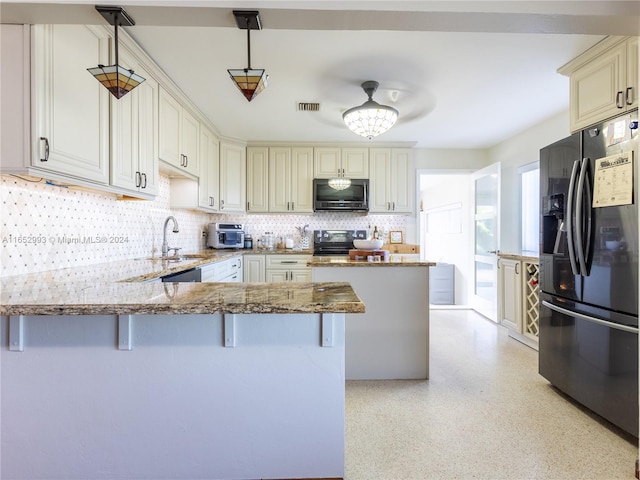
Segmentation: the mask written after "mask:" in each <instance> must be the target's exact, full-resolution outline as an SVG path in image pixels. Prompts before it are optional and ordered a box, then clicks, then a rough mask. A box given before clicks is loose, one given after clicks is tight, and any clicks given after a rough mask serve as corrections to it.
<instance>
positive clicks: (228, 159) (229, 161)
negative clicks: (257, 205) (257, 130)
mask: <svg viewBox="0 0 640 480" xmlns="http://www.w3.org/2000/svg"><path fill="white" fill-rule="evenodd" d="M246 176H247V173H246V152H245V146H244V145H242V144H240V143H236V142H231V141H226V140H225V141H221V142H220V207H219V208H220V213H244V211H245V201H246Z"/></svg>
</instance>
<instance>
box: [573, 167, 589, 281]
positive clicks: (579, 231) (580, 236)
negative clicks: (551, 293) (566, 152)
mask: <svg viewBox="0 0 640 480" xmlns="http://www.w3.org/2000/svg"><path fill="white" fill-rule="evenodd" d="M588 165H589V159H587V158H583V159H582V164H581V165H580V177H579V178H578V188H577V192H576V210H575V212H576V243H575V245H576V247H577V250H578V262H579V264H580V274H581V275H589V271H588V270H587V262H586V259H585V257H586V256H585V244H584V236H585V234H586V236H587V242H589V238H588V237H589V235H588V232H585V229H584V226H583V224H582V215H583V214H582V199H583V197H584V194H585V189H584V185H585V178H586V176H587V166H588ZM588 197H589V198H591V192H590V191H589V192H588ZM587 208H588V209H589V212H591V204H589V205H588V206H587ZM589 216H591V213H589ZM590 223H591V218H589V220H588V224H590Z"/></svg>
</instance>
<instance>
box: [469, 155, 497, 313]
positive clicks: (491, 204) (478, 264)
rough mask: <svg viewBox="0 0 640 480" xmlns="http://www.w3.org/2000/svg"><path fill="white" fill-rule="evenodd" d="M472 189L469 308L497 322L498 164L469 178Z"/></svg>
mask: <svg viewBox="0 0 640 480" xmlns="http://www.w3.org/2000/svg"><path fill="white" fill-rule="evenodd" d="M471 181H472V188H473V219H474V220H473V222H474V242H473V259H474V260H473V291H472V292H471V306H472V307H473V309H474V310H476V311H477V312H478V313H480V314H482V315H484V316H485V317H487V318H489V319H491V320H493V321H494V322H497V321H498V315H497V310H498V307H497V306H498V269H497V263H498V262H497V258H498V257H497V255H496V254H497V252H498V250H499V248H500V163H494V164H493V165H490V166H488V167H487V168H483V169H482V170H478V171H477V172H475V173H474V174H473V175H472V176H471Z"/></svg>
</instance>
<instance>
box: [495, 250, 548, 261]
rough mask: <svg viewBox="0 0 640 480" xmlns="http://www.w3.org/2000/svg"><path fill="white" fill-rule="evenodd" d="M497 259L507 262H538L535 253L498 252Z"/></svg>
mask: <svg viewBox="0 0 640 480" xmlns="http://www.w3.org/2000/svg"><path fill="white" fill-rule="evenodd" d="M498 258H507V259H509V260H524V261H525V262H537V261H538V260H539V258H538V254H537V253H536V252H530V251H522V252H513V253H506V252H498Z"/></svg>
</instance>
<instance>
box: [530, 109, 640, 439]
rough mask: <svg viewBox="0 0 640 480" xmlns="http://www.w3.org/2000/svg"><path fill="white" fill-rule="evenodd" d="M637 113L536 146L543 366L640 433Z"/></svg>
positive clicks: (559, 383) (567, 388)
mask: <svg viewBox="0 0 640 480" xmlns="http://www.w3.org/2000/svg"><path fill="white" fill-rule="evenodd" d="M637 118H638V116H637V111H635V112H633V113H631V114H626V115H623V116H620V117H618V118H615V119H613V120H610V121H607V122H605V123H603V124H602V125H598V126H596V127H592V128H589V129H586V130H583V131H582V132H577V133H575V134H573V135H571V136H570V137H568V138H565V139H563V140H560V141H558V142H556V143H554V144H552V145H549V146H547V147H545V148H543V149H541V150H540V195H541V205H540V213H541V219H540V233H541V234H540V279H539V285H540V330H539V372H540V374H541V375H542V376H543V377H545V378H546V379H547V380H549V382H551V384H553V385H554V386H555V387H556V388H558V389H559V390H561V391H562V392H564V393H566V394H567V395H569V396H570V397H572V398H573V399H575V400H577V401H578V402H579V403H581V404H583V405H584V406H586V407H587V408H589V409H590V410H592V411H593V412H595V413H597V414H598V415H600V416H602V417H604V418H605V419H606V420H608V421H609V422H611V423H613V424H614V425H617V426H618V427H620V428H622V429H623V430H625V431H627V432H629V433H631V434H632V435H634V436H635V437H638V208H637V201H638V198H637V193H638V190H637V178H636V166H635V163H636V162H638V128H637V126H638V123H637Z"/></svg>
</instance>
